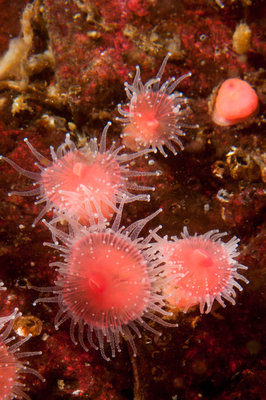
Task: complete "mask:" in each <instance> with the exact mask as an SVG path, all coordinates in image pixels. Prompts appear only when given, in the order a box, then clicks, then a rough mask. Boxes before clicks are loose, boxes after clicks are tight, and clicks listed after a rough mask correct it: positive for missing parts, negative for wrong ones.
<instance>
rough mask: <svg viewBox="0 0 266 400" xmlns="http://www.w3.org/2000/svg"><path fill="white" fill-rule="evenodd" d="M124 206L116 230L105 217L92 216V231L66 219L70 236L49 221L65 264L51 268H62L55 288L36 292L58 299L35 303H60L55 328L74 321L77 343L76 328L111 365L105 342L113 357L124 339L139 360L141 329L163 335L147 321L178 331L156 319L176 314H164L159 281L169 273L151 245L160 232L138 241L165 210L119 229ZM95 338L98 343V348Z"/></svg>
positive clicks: (73, 330) (82, 339) (85, 347)
mask: <svg viewBox="0 0 266 400" xmlns="http://www.w3.org/2000/svg"><path fill="white" fill-rule="evenodd" d="M122 207H123V203H121V206H120V207H119V210H118V213H117V214H116V217H115V219H114V222H113V223H112V225H111V227H107V226H106V224H105V221H104V218H103V217H102V216H98V218H97V221H96V220H95V218H94V216H93V213H92V212H91V213H90V217H89V219H90V222H91V225H90V227H85V226H82V225H80V224H79V223H78V221H77V220H72V219H70V218H68V217H67V222H68V223H69V233H64V232H62V231H60V230H58V229H57V228H56V222H57V221H56V220H54V221H53V222H52V223H50V224H49V223H47V222H46V225H47V226H48V227H49V229H50V230H51V232H52V235H53V238H54V240H55V243H54V244H49V243H47V244H48V246H50V247H52V248H55V249H56V250H58V251H59V252H60V253H61V256H62V257H63V258H64V261H63V262H55V263H52V264H51V265H52V266H55V267H57V269H58V278H57V280H56V281H55V286H54V287H48V288H39V289H38V288H35V289H37V290H39V291H42V292H53V293H54V294H55V295H56V296H55V297H48V298H46V297H44V298H39V299H37V300H36V301H35V304H36V303H38V302H51V303H58V304H59V307H60V309H59V311H58V313H57V315H56V318H55V326H56V328H58V327H59V326H60V325H61V324H62V323H63V322H64V321H66V320H67V319H69V318H70V320H71V325H70V336H71V339H72V341H73V342H74V343H75V344H76V343H77V342H76V339H75V327H76V326H77V327H78V341H79V343H80V344H81V346H82V347H83V348H84V349H85V350H86V351H87V350H88V348H87V345H86V343H85V342H86V340H87V341H88V342H89V344H90V345H91V346H92V347H94V348H96V349H98V347H99V348H100V352H101V354H102V356H103V358H104V359H105V360H110V358H109V357H108V356H107V355H106V352H105V349H104V339H105V338H106V340H107V342H108V343H109V345H110V347H111V353H112V357H114V356H115V353H116V351H121V350H120V344H119V343H120V335H122V336H123V337H125V338H126V339H127V340H128V342H129V344H130V345H131V347H132V349H133V353H134V355H136V347H135V344H134V337H133V334H132V331H133V332H134V333H135V334H136V335H137V336H138V337H141V333H140V330H139V328H138V325H139V326H141V327H144V328H146V329H147V330H149V331H151V332H153V333H154V334H159V332H158V331H157V330H156V329H155V328H153V327H152V326H151V325H150V324H149V323H148V322H146V321H145V319H148V320H151V321H155V322H158V323H160V324H161V325H164V326H176V325H173V324H170V323H169V322H166V321H165V320H163V319H162V318H160V317H159V316H158V315H157V314H160V315H162V316H169V315H171V313H169V312H166V311H165V310H164V309H163V307H164V301H165V299H164V296H163V295H161V294H160V292H159V291H160V289H159V286H160V285H159V284H158V282H160V281H161V280H162V279H163V278H161V277H160V275H161V274H162V273H163V272H164V262H163V260H162V258H161V257H158V256H157V247H156V245H157V244H156V243H154V244H152V243H151V239H152V236H153V234H155V232H156V231H157V230H158V229H159V228H160V227H157V228H156V229H154V230H152V231H151V233H150V234H149V235H148V236H147V237H145V238H140V237H139V233H140V231H141V230H142V229H143V227H144V226H145V225H146V224H147V222H148V221H150V220H151V219H152V218H154V217H155V216H156V215H157V214H158V213H159V212H160V211H161V210H159V211H157V212H155V213H153V214H151V215H150V216H148V217H146V218H143V219H141V220H139V221H136V222H134V223H132V224H131V225H130V226H128V227H127V228H125V227H123V226H122V227H119V225H120V220H121V214H122ZM58 218H59V219H60V218H61V216H60V215H59V216H58ZM93 220H94V223H93ZM58 241H60V242H61V244H60V243H59V242H58ZM154 245H155V247H154ZM84 336H85V338H86V339H84ZM94 337H95V338H96V339H97V342H98V343H99V344H97V345H96V344H95V343H94V341H93V338H94Z"/></svg>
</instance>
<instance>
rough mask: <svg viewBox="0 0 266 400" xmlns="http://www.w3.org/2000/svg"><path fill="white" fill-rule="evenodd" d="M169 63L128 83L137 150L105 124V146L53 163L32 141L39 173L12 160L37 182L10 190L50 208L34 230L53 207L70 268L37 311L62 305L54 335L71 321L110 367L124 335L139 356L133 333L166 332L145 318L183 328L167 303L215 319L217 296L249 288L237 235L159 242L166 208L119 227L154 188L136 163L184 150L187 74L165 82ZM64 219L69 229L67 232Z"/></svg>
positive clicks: (130, 132) (71, 150) (64, 152)
mask: <svg viewBox="0 0 266 400" xmlns="http://www.w3.org/2000/svg"><path fill="white" fill-rule="evenodd" d="M168 57H169V55H168V56H167V57H166V58H165V60H164V61H163V64H162V66H161V68H160V70H159V72H158V74H157V76H156V77H155V78H154V79H151V80H150V81H148V82H147V83H146V84H145V85H143V83H142V82H141V79H140V72H139V68H137V73H136V76H135V79H134V82H133V85H129V84H126V92H127V94H128V97H129V98H130V104H129V107H128V111H124V110H122V108H121V106H120V107H119V110H120V112H121V113H122V115H123V116H124V118H123V124H124V129H123V133H122V137H123V141H124V144H125V145H126V146H128V147H130V148H131V149H132V150H134V151H136V152H134V153H130V154H128V153H125V152H124V146H121V147H117V146H116V144H115V143H113V144H112V146H111V148H109V149H107V148H106V134H107V129H108V126H109V123H108V124H107V125H106V127H105V128H104V130H103V133H102V136H101V140H100V143H98V142H97V140H96V139H95V138H93V139H90V140H89V141H88V143H87V144H86V145H85V146H84V147H82V148H77V147H76V145H75V144H74V142H73V141H72V140H71V139H70V136H69V135H67V136H66V139H65V142H64V143H63V144H62V145H61V146H59V148H58V149H57V151H56V152H55V151H54V149H53V148H51V157H52V160H51V161H50V160H48V159H46V158H45V157H43V156H42V155H41V154H40V153H38V152H37V151H36V150H35V149H34V148H33V147H32V145H31V144H30V143H29V142H28V141H27V140H26V144H27V145H28V147H29V148H30V150H31V152H32V153H33V154H34V155H35V157H36V158H37V159H38V161H39V164H37V165H38V167H39V169H40V172H39V173H36V172H30V171H26V170H24V169H22V168H21V167H19V166H18V165H17V164H15V163H14V162H13V161H11V160H9V159H7V158H5V160H6V161H7V162H8V163H9V164H11V165H12V166H13V167H14V168H15V169H16V170H17V171H18V172H19V173H21V174H23V175H25V176H26V177H28V178H30V179H32V180H34V181H35V185H37V187H35V188H33V189H32V190H30V191H26V192H13V194H20V195H25V196H28V195H35V196H37V200H36V203H37V204H38V203H44V207H43V209H42V210H41V212H40V214H39V215H38V217H37V218H36V219H35V221H34V224H36V223H37V222H38V221H39V220H40V219H42V217H43V216H44V215H45V214H46V213H47V212H48V211H50V210H52V212H53V218H52V220H51V221H50V222H46V221H44V223H45V225H46V226H47V227H48V228H49V230H50V231H51V234H52V238H53V243H46V245H48V246H50V247H52V248H55V249H56V250H57V251H58V252H59V253H60V254H61V256H62V257H63V261H60V262H59V261H58V262H55V263H53V264H51V265H52V266H54V267H55V268H57V271H58V278H57V280H56V281H55V286H53V287H48V288H37V290H39V291H41V292H52V293H53V294H54V296H53V297H42V298H39V299H37V300H36V301H35V304H36V303H39V302H51V303H52V302H55V303H58V304H59V311H58V313H57V315H56V318H55V326H56V328H58V327H59V326H60V325H61V324H62V323H63V322H65V321H66V320H67V319H70V320H71V324H70V336H71V339H72V341H73V342H74V343H76V342H77V339H76V338H78V342H79V343H80V344H81V346H82V347H83V348H84V349H85V350H88V348H87V343H89V344H90V345H91V346H92V347H94V348H99V349H100V352H101V354H102V356H103V358H104V359H105V360H109V359H110V358H109V356H108V355H107V354H106V350H105V342H107V343H109V345H110V348H111V355H112V356H113V357H114V356H115V353H116V351H120V336H123V337H125V338H126V339H127V340H128V342H129V344H130V345H131V347H132V349H133V353H134V354H136V347H135V344H134V334H136V335H137V336H138V337H140V336H141V332H140V329H139V327H144V328H146V329H148V330H149V331H152V332H153V333H155V334H159V332H158V331H157V330H156V329H155V328H153V327H152V326H151V325H150V324H149V323H148V321H147V320H152V321H155V322H158V323H160V324H162V325H163V326H176V324H174V323H169V322H167V321H165V319H164V316H167V317H168V318H169V316H171V315H172V313H171V311H170V312H169V311H166V310H165V306H166V305H171V306H172V307H176V308H178V309H180V310H183V311H184V312H186V311H187V310H188V308H189V307H191V306H194V305H196V304H199V305H200V311H201V312H202V313H203V312H207V313H208V312H210V310H211V308H212V304H213V302H214V300H215V299H216V300H217V301H218V302H219V303H220V304H221V305H222V306H225V303H224V299H226V300H228V301H229V302H231V303H232V304H234V303H235V300H234V298H235V295H236V293H235V290H234V288H237V289H239V290H242V288H241V286H240V285H239V283H238V282H237V280H239V279H240V280H243V281H244V282H246V283H248V281H247V280H246V278H244V277H243V276H242V275H240V274H239V273H238V269H241V268H242V269H246V267H245V266H243V265H241V264H238V263H237V261H236V260H235V257H236V256H238V253H237V251H236V248H237V244H238V239H237V238H236V237H233V238H232V239H231V240H229V241H228V242H227V243H224V242H223V241H222V240H221V238H222V237H223V236H225V235H226V234H225V233H219V232H218V231H216V230H214V231H210V232H208V233H206V234H204V235H197V234H196V235H194V236H190V235H189V234H188V231H187V229H186V228H184V232H183V233H182V238H181V239H178V238H176V237H174V238H171V239H170V240H168V239H167V237H165V238H161V237H160V236H159V235H158V233H157V232H158V230H159V228H160V227H157V228H155V229H153V230H151V231H150V232H149V234H148V235H147V236H146V237H144V238H142V237H139V234H140V232H141V230H142V229H143V228H144V226H145V225H146V224H147V223H148V222H149V221H150V220H151V219H153V218H154V217H155V216H156V215H157V214H158V213H159V212H160V211H161V210H158V211H156V212H155V213H153V214H151V215H150V216H148V217H146V218H143V219H141V220H138V221H136V222H133V223H132V224H131V225H129V226H128V227H124V226H120V223H121V218H122V211H123V208H124V206H125V205H126V204H127V203H129V202H132V201H135V200H149V196H148V195H147V194H145V193H141V194H138V193H137V192H139V191H142V192H143V191H144V192H145V191H147V190H152V189H153V188H152V187H149V186H147V187H145V186H140V185H137V184H136V182H135V181H134V180H132V178H136V177H143V176H144V177H145V176H152V175H154V176H156V175H157V174H158V172H144V171H136V170H131V169H130V165H129V163H130V161H131V160H135V159H136V158H138V157H140V156H143V155H146V154H148V153H149V152H150V151H154V150H156V149H157V148H158V149H159V150H160V152H161V153H162V154H163V155H166V153H165V151H164V149H163V146H164V145H165V146H166V147H167V148H168V149H170V150H171V151H172V152H173V153H174V154H175V153H176V150H175V148H174V146H173V144H172V143H171V142H175V143H177V144H179V146H180V147H181V148H182V144H181V142H180V140H179V138H178V136H179V135H181V134H183V133H182V131H181V127H182V125H183V118H184V115H185V112H186V107H185V104H186V100H185V99H184V98H183V96H182V94H181V93H179V92H176V91H175V88H176V86H177V84H178V83H179V82H180V81H181V80H182V79H184V78H185V77H186V76H187V75H185V76H183V77H181V78H180V79H177V80H176V79H175V78H172V79H170V80H168V81H166V82H165V83H163V84H162V85H161V79H162V74H163V71H164V69H165V65H166V62H167V59H168ZM147 147H148V149H147ZM112 218H113V220H112ZM62 220H64V221H65V222H66V223H67V229H64V230H63V229H61V228H60V226H61V225H60V222H61V221H62ZM110 221H112V222H110ZM76 331H77V332H76ZM95 339H96V340H97V343H95Z"/></svg>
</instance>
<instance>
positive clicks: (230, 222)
mask: <svg viewBox="0 0 266 400" xmlns="http://www.w3.org/2000/svg"><path fill="white" fill-rule="evenodd" d="M26 3H27V1H22V0H14V1H12V2H10V1H1V0H0V7H1V16H0V21H1V24H0V51H1V53H3V52H4V51H5V50H6V49H7V48H8V41H9V39H10V38H11V37H16V36H18V35H19V31H20V23H19V19H20V16H21V13H22V10H23V8H24V6H25V4H26ZM36 5H37V6H38V8H39V9H40V14H41V16H39V17H38V18H36V19H35V20H34V21H33V23H32V25H33V28H34V43H33V48H32V52H31V54H30V55H32V54H37V53H39V52H43V51H44V50H45V49H46V48H47V47H48V46H50V47H51V49H52V51H53V55H54V60H55V64H54V67H51V66H50V67H49V68H48V69H44V70H43V71H42V72H41V73H36V74H35V75H33V76H31V77H30V84H31V86H30V88H24V89H22V91H21V90H20V91H18V90H16V89H15V88H14V87H12V88H11V87H9V86H8V85H5V86H2V85H0V90H1V92H0V153H1V154H3V155H5V156H7V157H9V158H11V159H12V160H14V161H15V162H17V163H18V164H20V165H21V166H23V167H24V168H25V169H30V170H31V169H32V170H34V168H36V167H34V162H35V159H34V157H33V156H32V155H31V154H30V153H29V151H28V149H27V147H26V145H25V143H24V142H23V138H24V137H28V139H29V140H30V142H31V143H32V144H33V145H34V146H35V148H36V149H37V150H38V151H40V152H42V153H43V154H45V155H46V156H49V146H50V145H53V146H55V147H57V146H58V145H59V144H60V143H61V142H62V141H63V139H64V136H65V132H66V131H67V130H68V129H69V128H70V127H71V126H70V127H69V126H68V123H74V124H76V127H77V131H78V132H83V134H84V135H88V136H93V135H100V133H101V131H102V128H103V127H104V125H105V123H106V122H107V120H112V121H115V117H116V116H117V115H118V113H117V110H116V105H117V103H118V102H126V101H127V100H126V95H125V93H124V89H123V83H124V81H125V80H127V81H128V82H132V78H133V77H134V74H135V66H136V64H139V65H140V67H141V74H142V78H143V81H144V82H145V81H146V80H148V79H150V78H151V77H154V76H155V74H156V72H157V71H158V68H159V66H160V65H161V62H162V60H163V57H164V56H165V54H166V52H167V51H169V50H171V51H172V53H173V56H172V57H171V58H170V60H169V62H168V65H167V67H166V71H165V74H164V78H165V79H166V78H167V77H169V76H172V75H174V76H179V75H181V74H183V73H186V72H188V71H191V72H192V73H193V75H192V77H191V78H189V79H186V80H185V81H183V82H182V84H181V85H180V88H178V89H180V91H182V92H183V93H184V95H185V96H186V97H188V98H189V104H190V106H191V109H192V116H193V118H191V117H190V116H189V117H188V123H197V124H199V125H200V128H197V129H189V128H188V129H186V132H187V135H186V137H184V138H182V141H183V144H184V146H185V150H184V151H183V152H182V153H180V154H179V155H178V156H176V157H174V156H173V155H169V157H168V158H167V159H165V158H164V157H162V156H161V155H160V154H156V155H152V156H150V158H151V159H152V160H154V166H153V168H154V169H156V168H157V169H160V170H161V171H162V172H163V174H162V175H161V176H160V177H157V178H150V179H149V182H148V184H152V185H154V186H155V187H156V191H155V192H154V193H152V196H151V197H152V198H151V202H150V204H144V203H143V204H139V203H134V204H132V205H130V206H127V208H126V211H125V214H124V223H125V224H128V223H130V222H132V221H134V220H136V219H137V218H140V217H143V216H144V214H145V215H148V214H149V213H151V212H152V211H154V210H156V209H157V208H158V207H162V208H163V213H161V214H160V216H158V217H157V220H156V221H153V222H151V223H150V225H149V227H148V228H150V227H151V225H152V226H154V227H155V226H156V224H158V223H161V224H162V225H163V228H162V230H161V235H165V234H168V235H179V233H180V232H181V231H182V229H183V226H184V225H187V226H188V229H189V231H190V232H191V233H193V232H198V233H204V232H206V231H208V230H210V229H216V228H218V229H220V230H222V231H227V232H228V233H229V234H230V235H236V236H238V237H239V238H240V239H241V242H240V251H241V255H240V258H239V260H240V262H242V263H243V264H245V265H247V266H248V267H249V270H248V271H247V272H244V274H245V276H247V278H248V279H249V280H250V284H249V285H248V286H246V287H244V290H243V292H242V293H238V295H237V304H236V306H234V307H233V306H231V305H228V306H227V307H226V308H225V309H223V308H221V307H218V306H217V307H214V308H213V311H212V312H211V313H210V314H209V315H203V316H201V315H200V314H199V310H198V309H195V310H192V311H191V312H189V313H188V314H186V315H184V314H182V313H180V314H177V321H178V323H179V327H178V328H176V329H170V328H168V329H166V328H162V329H161V330H162V332H163V335H162V337H160V338H154V337H153V336H152V335H150V334H149V333H147V332H145V331H144V332H143V338H142V339H136V346H137V349H138V357H137V358H136V359H134V358H133V357H132V356H131V353H130V350H128V349H127V345H126V343H123V346H122V348H123V351H122V353H121V354H120V355H118V356H117V357H116V358H115V359H114V360H113V361H111V362H110V363H107V362H105V361H104V360H103V359H102V358H101V356H100V354H99V352H97V351H95V350H93V349H92V350H90V351H89V353H85V352H84V351H83V349H82V348H81V347H80V346H74V345H73V343H72V342H71V340H70V338H69V323H65V324H64V325H62V326H61V327H60V329H59V330H58V331H56V330H55V329H54V325H53V324H54V322H53V321H54V317H55V315H56V312H57V310H58V307H57V306H56V305H55V304H46V305H44V304H43V305H42V304H38V305H37V306H36V307H33V306H32V303H33V301H34V300H35V299H36V298H37V297H39V296H41V294H39V293H38V292H36V291H34V290H30V289H29V288H28V287H29V286H30V285H35V286H51V285H53V281H54V279H55V278H56V273H55V271H54V270H53V269H52V268H49V266H48V264H49V263H50V262H53V261H55V260H56V259H57V255H56V254H55V252H54V251H52V249H49V248H48V247H44V246H43V245H42V243H43V242H45V241H50V240H51V238H50V234H49V232H48V230H47V229H46V228H45V227H44V226H43V225H42V224H41V223H39V224H38V225H37V227H36V228H32V227H31V223H32V221H33V220H34V217H36V216H37V214H38V210H39V208H38V206H36V205H34V202H33V199H32V198H27V197H19V196H12V197H8V192H9V191H10V189H12V188H14V189H15V190H24V189H25V187H26V183H27V181H28V180H27V179H25V178H23V177H19V176H18V174H17V172H16V171H13V170H12V168H11V167H10V166H9V165H8V164H6V163H3V162H1V165H0V168H1V173H0V190H1V191H0V196H1V208H0V217H1V220H0V234H1V239H0V240H1V242H0V257H1V260H0V265H1V268H0V279H2V280H3V281H4V283H5V286H6V287H7V291H0V300H1V307H0V308H1V313H0V316H3V315H7V314H9V313H11V312H12V311H13V309H14V307H18V308H19V309H20V311H21V312H22V313H23V314H24V315H34V316H36V317H38V318H40V319H41V321H42V322H43V331H42V333H41V335H40V336H38V337H34V338H32V339H31V340H30V341H29V342H28V343H27V344H25V345H24V346H23V351H26V349H28V350H42V352H43V354H42V356H38V357H32V359H31V366H32V367H34V368H36V369H38V370H39V372H40V373H41V374H42V375H43V376H44V377H45V378H46V382H45V383H41V382H40V381H39V380H38V379H35V378H34V377H33V376H30V375H29V376H27V377H26V379H25V383H26V384H27V386H28V387H29V395H30V397H31V398H32V400H35V399H38V400H44V399H45V400H47V399H49V400H59V399H69V400H70V399H81V400H85V399H97V400H99V399H100V400H105V399H115V400H129V399H134V400H140V399H141V400H150V399H152V400H161V399H164V400H168V399H169V400H177V399H178V400H196V399H206V400H211V399H215V400H236V399H241V400H242V399H246V400H263V399H264V398H265V397H264V396H265V393H264V382H265V380H266V377H265V373H264V368H265V359H264V354H265V353H264V345H265V343H264V340H265V338H264V335H263V333H264V331H265V323H264V321H263V317H264V315H265V306H264V304H265V298H264V296H265V292H264V291H263V283H264V279H265V222H264V210H265V192H264V188H265V183H264V182H265V164H264V163H265V160H264V159H263V152H265V116H264V111H265V102H266V96H265V93H266V86H265V77H266V73H265V70H264V69H263V68H264V67H265V54H266V45H265V42H264V32H265V9H264V7H265V6H264V2H263V1H262V0H254V1H252V2H250V3H249V2H247V1H244V0H243V1H241V0H237V1H231V0H225V1H224V8H223V9H221V8H220V7H219V6H218V5H217V4H216V2H215V1H214V0H213V1H212V0H201V1H198V0H197V1H196V0H183V1H182V0H180V1H177V0H176V1H172V0H171V1H170V0H161V1H159V0H128V1H126V0H110V1H106V2H102V1H96V0H91V1H89V0H56V1H52V0H43V1H39V2H37V1H36ZM241 21H244V22H246V23H247V24H248V25H249V27H250V29H251V31H252V38H251V47H250V50H249V51H248V53H247V54H246V56H245V57H240V56H238V55H236V54H235V53H234V52H233V50H232V35H233V32H234V30H235V27H236V25H237V24H238V23H240V22H241ZM234 76H239V77H241V78H244V79H246V80H247V81H248V82H249V83H251V85H252V86H253V88H254V89H255V90H256V91H257V93H258V95H259V99H260V110H259V113H258V115H257V116H256V117H255V119H254V120H252V121H250V124H245V125H236V126H234V127H229V128H227V127H226V128H222V127H218V126H216V125H214V123H213V122H212V120H211V117H210V115H209V113H208V102H209V100H210V96H211V93H212V92H213V90H214V89H215V87H217V85H219V84H220V83H221V82H222V81H223V80H224V79H226V78H229V77H234ZM46 88H50V89H51V90H53V93H54V92H55V91H57V93H58V96H59V95H60V96H59V97H60V98H59V99H57V100H55V99H54V98H53V99H51V97H49V93H51V92H46ZM21 93H23V94H24V95H26V96H27V102H28V104H29V105H30V107H31V110H29V109H28V110H21V111H20V112H18V113H16V114H12V112H11V106H12V103H13V101H14V99H15V98H16V97H17V96H18V95H19V94H21ZM45 115H46V116H47V115H48V116H49V117H50V122H49V123H48V122H47V117H44V116H45ZM120 131H121V125H120V124H119V123H118V122H115V123H114V124H113V126H112V127H111V128H110V129H109V132H108V135H109V139H110V141H111V140H113V139H116V140H117V141H119V140H120V139H119V134H120ZM73 138H74V139H77V137H76V136H75V135H73ZM232 147H234V148H235V149H237V151H239V150H241V152H242V153H238V155H236V156H235V157H234V158H232V157H231V159H230V157H229V156H228V155H227V154H228V152H229V151H230V149H231V150H232ZM233 151H236V150H233ZM239 154H241V156H240V155H239ZM243 154H244V155H243ZM250 157H251V158H252V160H253V161H252V160H251V161H250ZM254 160H255V161H254ZM215 163H219V164H215ZM214 165H216V166H217V165H219V167H220V168H221V169H222V172H221V173H220V174H218V173H217V169H215V168H214ZM140 166H141V168H144V169H148V167H147V164H146V162H142V161H140ZM215 171H216V172H215ZM263 179H264V182H263ZM146 183H147V180H145V184H146ZM47 218H49V216H48V217H47Z"/></svg>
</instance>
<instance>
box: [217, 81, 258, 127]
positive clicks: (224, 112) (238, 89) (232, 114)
mask: <svg viewBox="0 0 266 400" xmlns="http://www.w3.org/2000/svg"><path fill="white" fill-rule="evenodd" d="M258 108H259V99H258V96H257V93H256V92H255V90H254V89H252V87H251V86H250V84H249V83H248V82H246V81H243V80H242V79H239V78H232V79H227V80H226V81H224V82H223V83H222V85H221V86H220V88H219V90H218V93H217V96H216V100H215V104H214V111H213V114H212V120H213V121H214V122H215V123H216V124H217V125H221V126H229V125H235V124H238V123H239V122H243V121H245V120H246V119H248V118H250V117H251V116H254V115H255V114H256V112H257V111H258Z"/></svg>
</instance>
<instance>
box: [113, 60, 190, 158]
mask: <svg viewBox="0 0 266 400" xmlns="http://www.w3.org/2000/svg"><path fill="white" fill-rule="evenodd" d="M170 55H171V53H168V54H167V56H166V57H165V58H164V60H163V63H162V65H161V67H160V69H159V71H158V73H157V75H156V77H155V78H152V79H150V80H149V81H148V82H146V83H145V84H143V83H142V81H141V77H140V68H139V66H137V67H136V75H135V78H134V80H133V83H132V85H130V84H129V83H127V82H126V83H125V91H126V94H127V97H128V98H129V104H128V107H127V108H126V109H123V108H122V106H121V104H118V111H119V113H120V114H121V115H122V118H117V120H119V121H121V122H122V123H123V125H124V128H123V132H122V135H121V136H122V138H123V143H124V144H125V145H126V146H127V147H128V148H130V149H131V150H134V151H135V150H139V149H141V148H151V149H152V150H153V151H154V152H156V151H157V149H158V150H159V151H160V152H161V153H162V154H163V155H164V156H165V157H166V156H167V153H166V152H165V150H164V146H165V147H167V148H168V149H169V150H170V151H171V152H172V153H173V154H175V155H176V154H177V150H176V148H175V146H174V145H173V144H172V142H173V143H175V144H177V145H178V146H179V147H180V148H181V150H183V144H182V142H181V140H180V139H179V136H184V135H185V133H184V132H183V131H182V128H184V127H190V128H191V127H196V126H194V125H188V124H186V123H185V120H186V116H187V113H188V107H187V99H186V98H185V97H183V94H182V93H181V92H177V91H176V90H175V89H176V87H177V85H178V84H179V83H180V82H182V81H183V80H184V79H185V78H187V77H189V76H191V73H190V72H189V73H187V74H184V75H182V76H181V77H179V78H178V79H176V78H174V77H172V78H170V79H168V80H167V81H165V82H164V83H163V84H161V80H162V75H163V73H164V69H165V66H166V63H167V60H168V58H169V57H170Z"/></svg>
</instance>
